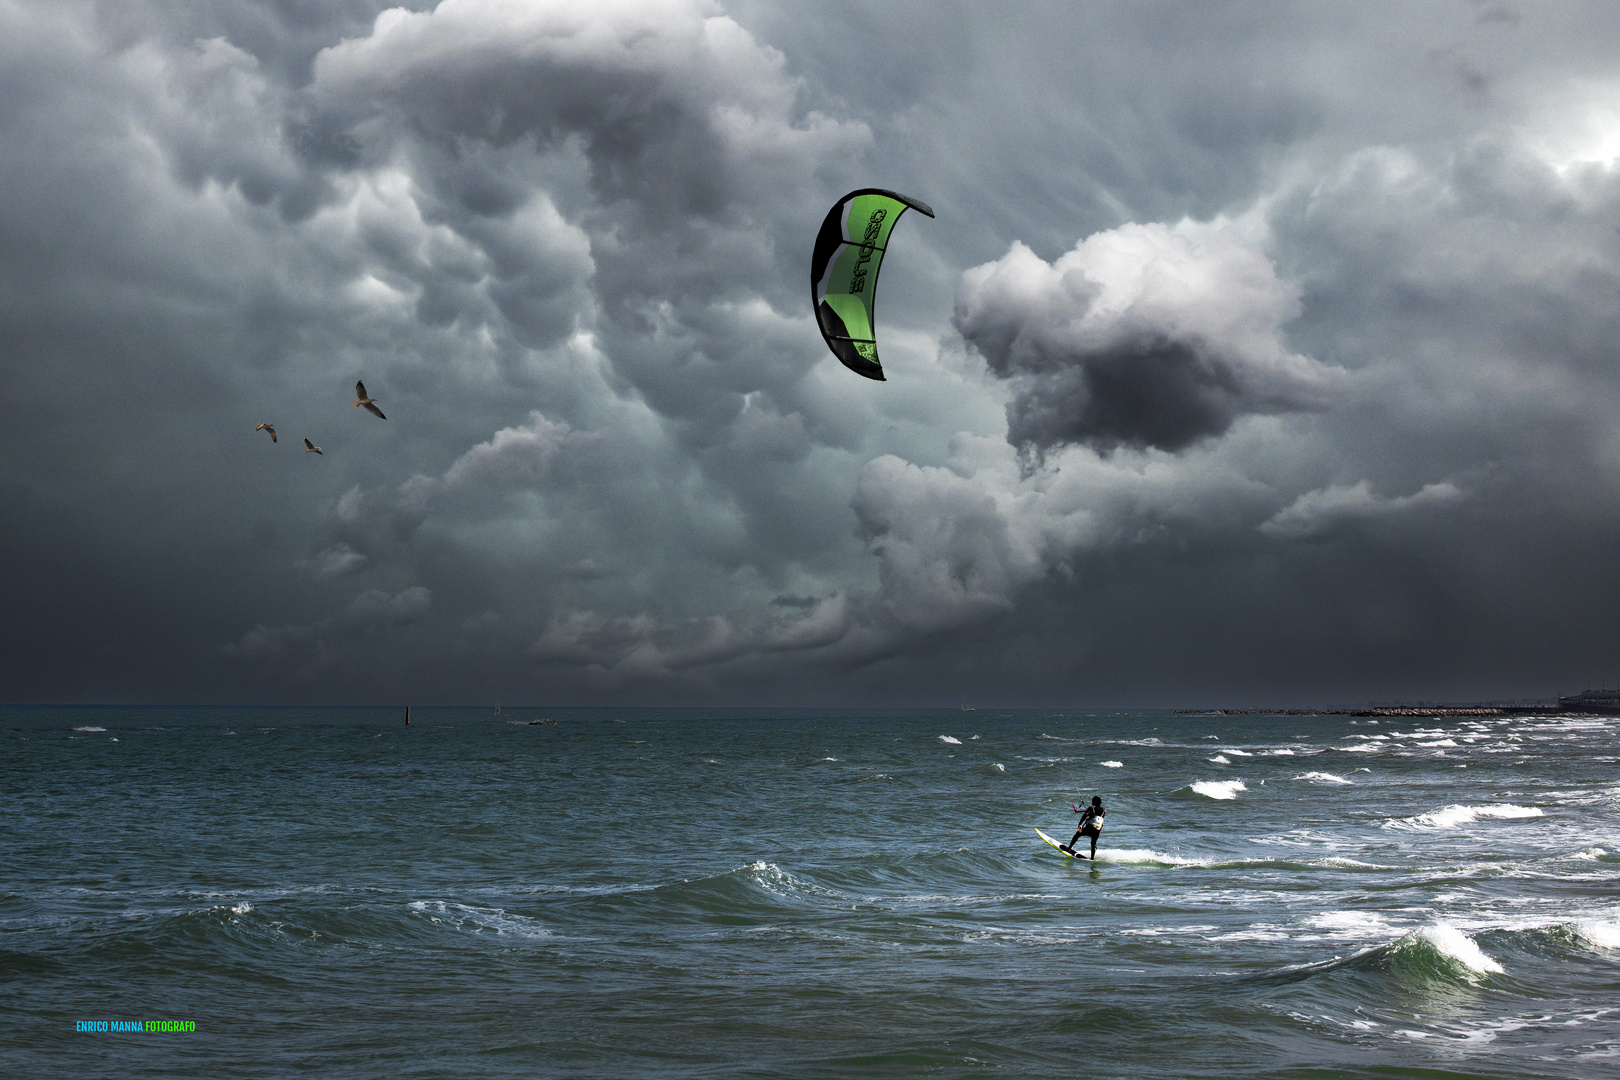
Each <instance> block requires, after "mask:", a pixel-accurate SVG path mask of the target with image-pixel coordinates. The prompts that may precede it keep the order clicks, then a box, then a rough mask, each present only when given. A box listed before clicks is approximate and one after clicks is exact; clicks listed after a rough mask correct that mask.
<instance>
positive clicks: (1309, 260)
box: [0, 0, 1620, 704]
mask: <svg viewBox="0 0 1620 1080" xmlns="http://www.w3.org/2000/svg"><path fill="white" fill-rule="evenodd" d="M1500 10H1505V9H1500ZM1493 12H1495V13H1497V14H1493ZM1616 42H1620V16H1616V15H1613V14H1611V13H1610V12H1609V11H1608V9H1606V8H1600V7H1581V6H1576V7H1570V8H1560V9H1558V10H1556V11H1550V10H1549V11H1530V10H1526V11H1525V12H1523V13H1521V14H1520V15H1519V16H1517V17H1515V18H1505V17H1501V16H1500V11H1499V9H1498V8H1496V7H1491V6H1488V5H1486V6H1482V5H1469V4H1459V5H1454V6H1450V7H1444V8H1442V7H1424V8H1416V9H1412V10H1402V11H1400V12H1398V13H1396V14H1393V15H1392V14H1390V13H1388V12H1376V13H1375V12H1362V11H1359V10H1356V9H1351V8H1346V9H1342V10H1340V9H1335V10H1333V11H1307V10H1296V11H1291V12H1288V13H1286V14H1282V15H1279V14H1278V13H1276V12H1274V11H1269V12H1264V13H1262V12H1258V11H1250V10H1249V9H1245V8H1241V7H1222V8H1209V9H1203V8H1191V9H1189V8H1186V7H1184V6H1177V7H1174V8H1169V7H1159V6H1155V5H1152V4H1148V5H1116V6H1106V5H1104V6H1091V7H1085V8H1081V9H1075V8H1074V7H1073V6H1072V5H1062V4H1057V3H1055V2H1054V3H1044V2H1040V3H1036V4H1035V5H1034V6H1026V7H1021V8H1019V9H1017V10H1016V11H1001V10H998V11H994V12H992V11H989V10H985V11H982V12H981V11H978V10H976V9H964V10H962V11H959V12H955V13H954V14H953V15H952V17H950V18H942V17H941V16H940V14H939V12H938V11H937V9H936V7H935V6H934V5H928V4H923V3H921V2H913V0H896V2H895V3H892V4H888V5H885V6H884V7H883V8H882V9H881V10H877V9H873V8H871V6H870V5H865V6H855V5H850V4H846V3H843V2H842V0H833V2H832V3H831V4H830V5H828V4H818V5H808V4H800V3H797V2H796V0H794V2H788V3H771V4H764V3H759V2H756V0H736V2H733V3H720V2H700V0H659V2H655V3H618V2H609V3H585V2H583V0H546V2H544V3H533V2H522V3H520V2H516V0H445V2H442V3H438V4H433V3H429V2H427V0H422V2H418V3H411V4H406V5H402V6H389V5H387V4H385V3H381V2H377V0H342V2H339V3H333V4H326V5H315V6H310V5H262V4H253V3H244V2H240V0H207V2H204V3H198V4H188V5H173V4H160V3H156V2H147V0H125V2H122V3H118V4H110V3H89V2H88V0H86V2H82V3H80V2H72V0H70V2H67V3H49V4H47V3H43V2H32V0H29V2H20V3H12V4H8V5H0V102H3V105H0V189H3V190H4V191H5V192H6V198H5V199H4V200H0V416H3V420H4V423H0V559H4V560H5V564H6V565H7V566H8V567H11V568H13V571H12V572H10V573H8V574H6V575H4V576H3V577H0V645H4V647H5V648H6V649H7V650H8V655H9V656H11V657H12V658H13V663H11V664H9V665H7V666H6V667H5V669H4V672H3V673H0V699H5V700H86V699H108V700H160V701H178V700H207V701H222V700H267V701H281V700H286V701H296V700H310V701H336V700H355V701H375V700H381V699H382V698H384V697H386V698H388V699H390V700H394V699H398V698H400V697H408V698H410V699H412V700H414V701H422V702H426V701H430V700H440V701H468V700H486V699H493V698H495V697H497V696H500V697H502V698H503V699H504V700H506V701H508V702H516V701H522V700H535V701H572V702H614V701H639V702H658V703H670V702H722V701H723V702H731V703H748V702H762V703H763V702H773V703H783V704H786V703H895V704H918V703H931V702H943V703H947V704H948V703H950V702H953V701H955V700H956V697H957V695H958V694H960V693H964V692H965V693H968V694H970V695H971V696H973V697H974V698H976V699H977V700H980V701H994V700H1005V701H1008V702H1009V703H1011V702H1028V703H1052V704H1056V703H1060V702H1061V703H1080V702H1086V703H1096V704H1108V703H1142V704H1148V703H1160V704H1185V703H1196V704H1208V703H1221V702H1233V701H1237V702H1255V701H1270V702H1279V703H1280V702H1286V701H1323V700H1361V699H1365V698H1367V697H1392V696H1396V695H1398V694H1401V693H1412V694H1414V695H1417V696H1423V697H1430V698H1433V697H1444V696H1501V695H1515V694H1545V693H1550V692H1553V691H1557V690H1561V689H1563V690H1567V689H1577V688H1580V684H1582V683H1584V682H1587V681H1594V682H1601V681H1603V680H1604V679H1605V678H1612V671H1610V670H1609V665H1611V664H1612V657H1613V655H1614V654H1615V649H1616V646H1617V645H1620V641H1616V640H1614V637H1615V635H1614V633H1613V632H1612V631H1610V630H1609V629H1607V627H1608V626H1609V625H1610V623H1611V622H1612V620H1611V619H1609V618H1608V613H1609V611H1610V610H1611V609H1612V607H1613V599H1614V597H1613V596H1612V593H1613V592H1614V591H1615V590H1616V588H1617V587H1620V580H1617V578H1616V574H1615V571H1614V569H1613V559H1612V550H1613V547H1614V544H1615V542H1616V541H1620V423H1617V422H1616V421H1615V419H1614V417H1615V416H1617V415H1620V368H1617V366H1616V364H1615V360H1614V350H1613V342H1614V341H1616V340H1620V314H1616V308H1615V305H1614V303H1613V298H1614V296H1615V295H1617V294H1620V233H1617V232H1616V229H1615V224H1616V222H1617V221H1620V168H1617V165H1616V158H1615V154H1616V153H1617V152H1620V136H1617V134H1616V133H1617V132H1620V92H1617V90H1616V87H1620V65H1617V63H1616V61H1615V56H1616V55H1620V54H1617V53H1616V51H1615V49H1614V45H1615V43H1616ZM868 185H876V186H882V187H890V188H894V189H897V190H903V191H906V192H908V193H912V194H914V195H916V196H917V197H918V198H922V199H924V200H926V201H927V202H928V203H930V204H931V205H932V206H933V207H934V208H935V209H936V211H937V212H938V215H939V216H938V218H937V219H936V220H935V221H934V222H931V223H929V228H927V229H920V228H918V229H910V228H906V227H904V226H903V227H902V228H901V229H900V230H899V235H897V237H896V239H895V242H894V244H893V246H892V249H891V250H890V252H889V253H888V254H887V256H886V258H885V261H884V270H883V282H882V300H881V305H880V306H881V307H882V311H881V313H880V317H879V322H880V325H881V327H882V330H881V331H880V332H881V333H882V334H883V336H884V339H885V340H884V343H883V355H884V359H885V366H886V368H887V369H888V373H889V376H890V378H889V381H888V382H886V383H884V384H882V385H881V386H879V385H876V384H871V383H869V382H867V381H866V380H861V379H858V378H855V377H853V376H850V375H849V373H848V372H846V371H844V370H843V369H842V368H841V367H840V366H839V365H838V363H837V362H836V360H834V359H833V358H832V357H831V356H830V355H829V354H828V353H827V351H826V349H825V348H824V346H823V345H822V343H821V341H820V338H819V334H818V333H817V332H816V329H815V326H814V323H813V321H812V319H811V317H810V311H809V302H808V288H807V282H806V281H805V280H804V279H805V276H806V270H807V265H808V258H809V245H810V243H811V241H812V239H813V237H814V234H815V229H816V226H817V225H818V224H819V222H820V220H821V217H822V215H823V214H824V213H825V211H826V208H827V207H828V206H829V205H830V204H831V203H832V202H833V200H834V199H836V198H837V197H838V196H839V195H841V194H843V193H844V192H845V191H847V190H850V189H852V188H855V187H859V186H868ZM357 378H364V379H365V381H366V385H367V387H368V388H369V389H370V390H371V392H372V393H373V394H374V395H375V396H377V397H378V398H379V399H380V400H381V402H382V406H383V408H384V410H385V411H386V413H387V415H388V419H387V420H386V421H379V420H377V419H375V418H374V417H370V416H367V415H366V414H364V413H362V412H360V411H359V410H356V409H354V408H353V407H352V406H351V404H350V401H351V400H352V395H350V393H349V390H350V388H352V386H353V384H354V381H355V380H356V379H357ZM260 422H268V423H273V424H275V425H276V426H277V429H278V431H279V433H280V435H281V436H282V438H281V440H280V442H279V443H276V444H272V443H271V442H270V441H269V440H268V439H265V438H264V436H263V434H262V433H256V432H255V431H254V425H255V424H257V423H260ZM305 437H310V438H312V439H313V440H314V442H315V443H316V444H317V445H320V446H321V447H322V448H323V450H324V453H323V454H322V455H319V456H317V455H305V454H301V453H299V452H298V450H299V449H300V447H301V443H302V440H303V438H305ZM153 627H161V628H162V632H161V633H154V632H153V629H152V628H153Z"/></svg>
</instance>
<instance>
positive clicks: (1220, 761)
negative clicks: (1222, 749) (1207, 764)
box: [1209, 754, 1232, 765]
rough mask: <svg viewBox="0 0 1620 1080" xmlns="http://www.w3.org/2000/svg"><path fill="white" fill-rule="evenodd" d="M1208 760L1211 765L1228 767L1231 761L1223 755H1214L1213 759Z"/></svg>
mask: <svg viewBox="0 0 1620 1080" xmlns="http://www.w3.org/2000/svg"><path fill="white" fill-rule="evenodd" d="M1209 760H1210V761H1211V762H1212V763H1214V764H1216V765H1230V764H1232V759H1231V758H1229V757H1227V756H1226V755H1225V754H1216V755H1215V756H1214V757H1212V758H1210V759H1209Z"/></svg>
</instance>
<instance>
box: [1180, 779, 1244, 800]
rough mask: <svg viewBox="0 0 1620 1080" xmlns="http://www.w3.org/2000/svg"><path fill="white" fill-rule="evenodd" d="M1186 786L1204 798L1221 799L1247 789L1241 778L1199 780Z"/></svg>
mask: <svg viewBox="0 0 1620 1080" xmlns="http://www.w3.org/2000/svg"><path fill="white" fill-rule="evenodd" d="M1187 786H1188V787H1190V788H1191V789H1192V790H1193V791H1196V792H1197V793H1198V794H1200V795H1203V796H1205V797H1206V798H1210V799H1222V800H1225V799H1235V798H1237V795H1238V792H1240V791H1248V790H1249V786H1248V785H1247V784H1245V783H1244V782H1243V781H1241V780H1200V781H1198V782H1197V783H1194V784H1189V785H1187Z"/></svg>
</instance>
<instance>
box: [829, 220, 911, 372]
mask: <svg viewBox="0 0 1620 1080" xmlns="http://www.w3.org/2000/svg"><path fill="white" fill-rule="evenodd" d="M908 207H909V208H911V209H915V210H918V211H920V212H921V213H924V214H927V215H928V216H929V217H933V216H934V212H933V211H932V210H930V209H929V208H928V207H927V206H925V205H923V204H922V203H920V202H918V201H917V200H916V199H908V198H906V197H905V196H904V195H899V194H896V193H895V192H893V191H883V190H881V189H880V188H860V189H858V190H856V191H852V192H850V193H849V194H848V195H845V196H844V197H843V198H842V199H839V200H838V201H837V202H836V203H834V204H833V208H832V209H831V210H829V211H827V217H826V220H824V221H822V223H821V231H820V232H819V233H817V234H816V249H815V251H814V252H813V253H812V254H811V256H810V298H811V302H812V303H813V304H815V308H816V323H817V324H818V325H819V326H820V327H821V336H822V337H823V338H826V339H827V347H828V348H829V349H831V350H832V351H833V355H834V356H836V357H838V359H839V360H841V361H843V364H844V366H845V367H847V368H849V370H851V371H853V372H855V374H857V375H865V376H866V377H867V378H868V379H876V380H878V381H879V382H882V381H883V366H882V365H881V364H879V363H878V355H877V322H876V319H875V317H874V315H873V303H874V301H875V300H876V296H875V295H874V294H875V293H876V292H877V275H878V267H879V266H880V265H881V264H882V263H883V252H884V250H885V249H886V248H887V247H888V244H889V232H890V230H892V229H893V228H894V223H895V222H896V221H898V220H899V219H900V215H901V214H903V213H905V212H906V209H907V208H908Z"/></svg>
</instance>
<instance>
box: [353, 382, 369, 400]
mask: <svg viewBox="0 0 1620 1080" xmlns="http://www.w3.org/2000/svg"><path fill="white" fill-rule="evenodd" d="M354 396H355V397H357V398H359V399H360V400H361V401H364V400H366V384H365V383H363V382H360V381H358V380H357V381H356V382H355V384H354Z"/></svg>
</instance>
